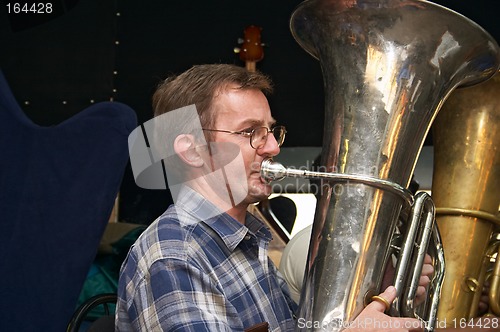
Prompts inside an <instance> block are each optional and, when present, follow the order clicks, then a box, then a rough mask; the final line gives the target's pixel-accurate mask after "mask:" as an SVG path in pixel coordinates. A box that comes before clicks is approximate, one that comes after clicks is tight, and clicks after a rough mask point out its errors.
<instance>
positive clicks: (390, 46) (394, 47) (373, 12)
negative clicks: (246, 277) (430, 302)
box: [261, 0, 500, 331]
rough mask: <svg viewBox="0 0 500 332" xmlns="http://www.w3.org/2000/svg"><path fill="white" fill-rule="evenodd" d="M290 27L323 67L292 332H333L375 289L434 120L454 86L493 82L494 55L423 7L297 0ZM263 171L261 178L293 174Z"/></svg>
mask: <svg viewBox="0 0 500 332" xmlns="http://www.w3.org/2000/svg"><path fill="white" fill-rule="evenodd" d="M290 25H291V30H292V34H293V36H294V38H295V39H296V41H297V42H298V43H299V44H300V45H301V46H302V48H303V49H304V50H306V51H307V52H308V53H309V54H311V55H312V56H313V57H315V58H317V59H318V60H319V63H320V65H321V68H322V73H323V79H324V91H325V121H324V134H323V148H322V158H321V166H322V168H323V169H324V170H325V172H322V173H324V174H330V175H326V176H319V177H323V178H324V179H323V186H322V193H321V195H320V197H319V201H318V203H317V207H316V212H315V217H314V223H313V229H312V236H311V242H310V249H309V254H308V262H307V267H306V279H305V282H304V286H303V288H302V295H301V302H300V305H299V307H300V309H299V314H298V329H299V330H307V331H323V330H328V331H340V330H342V329H344V328H345V326H346V324H348V323H350V322H352V321H353V320H354V319H355V317H356V316H357V315H358V314H359V313H360V312H361V310H362V309H363V307H364V306H365V305H366V304H367V302H368V301H370V298H371V296H373V295H376V294H378V293H379V291H380V287H381V283H382V276H383V274H384V271H385V267H386V265H387V262H388V261H389V256H390V252H391V250H390V247H391V244H392V241H393V240H392V237H393V234H395V233H396V232H395V230H396V228H397V227H396V226H397V222H398V219H399V215H400V214H401V212H402V211H403V210H404V211H407V210H408V209H407V206H408V205H410V204H411V203H412V202H413V197H412V196H411V195H408V190H406V188H407V187H408V185H409V183H410V180H411V176H412V173H413V170H414V167H415V164H416V161H417V158H418V155H419V153H420V150H421V147H422V145H423V143H424V139H425V137H426V135H427V133H428V131H429V128H430V126H431V123H432V121H433V120H434V118H435V116H436V114H437V112H438V110H439V109H440V107H441V105H442V104H443V102H444V100H445V99H446V98H447V96H448V95H449V93H450V92H451V91H452V90H453V89H454V88H456V87H457V86H459V85H460V86H464V85H473V84H476V83H479V82H482V81H483V80H485V79H487V78H489V77H491V76H492V75H493V74H494V73H495V72H496V71H497V70H498V66H499V62H500V59H499V50H498V45H497V44H496V42H495V41H494V39H493V38H492V37H491V36H490V35H489V34H488V33H487V32H485V31H484V30H483V29H482V28H481V27H479V26H478V25H477V24H475V23H474V22H472V21H470V20H469V19H467V18H466V17H464V16H462V15H460V14H458V13H456V12H453V11H451V10H449V9H446V8H444V7H442V6H439V5H436V4H433V3H430V2H427V1H421V0H407V1H404V0H364V1H356V0H306V1H304V2H302V3H301V4H300V5H299V6H298V7H297V9H296V10H295V11H294V13H293V14H292V17H291V23H290ZM267 163H268V165H267V166H266V165H264V163H263V165H262V169H261V170H262V176H263V177H264V178H267V179H268V180H272V179H274V178H279V177H280V176H288V175H290V174H291V172H290V171H289V170H287V169H284V168H282V167H279V166H276V165H275V164H272V163H271V162H267ZM269 164H271V165H269ZM272 174H278V175H279V176H273V175H272ZM332 174H335V176H332ZM339 174H340V176H338V175H339ZM292 175H294V176H304V174H302V175H300V174H292ZM312 176H318V174H313V175H312ZM424 196H425V195H424ZM420 205H422V206H424V208H426V210H425V211H424V212H416V214H422V215H424V219H427V220H430V222H431V223H432V221H433V220H434V218H433V204H432V200H429V198H428V197H427V198H426V197H423V199H422V200H420ZM409 228H411V227H409ZM427 237H436V238H437V235H436V234H434V235H432V234H430V235H429V234H428V235H427ZM411 241H412V240H411ZM422 259H423V258H418V260H422ZM402 288H403V286H398V287H397V290H398V294H401V292H402ZM436 288H439V286H438V285H436ZM400 301H401V300H400ZM411 301H412V299H408V302H409V303H410V305H409V306H408V307H409V309H411ZM434 306H435V303H434ZM396 311H398V310H396ZM403 311H405V310H403ZM410 311H411V310H410ZM428 330H432V322H431V323H430V324H429V328H428Z"/></svg>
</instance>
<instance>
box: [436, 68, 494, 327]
mask: <svg viewBox="0 0 500 332" xmlns="http://www.w3.org/2000/svg"><path fill="white" fill-rule="evenodd" d="M499 92H500V73H497V74H496V75H495V76H494V77H493V78H492V79H490V80H488V81H486V82H484V83H481V84H478V85H475V86H473V87H468V88H461V89H457V90H455V91H454V92H453V93H452V94H451V95H450V97H449V98H448V100H447V101H446V103H445V104H444V105H443V108H442V110H441V111H440V112H439V115H438V116H437V118H436V121H435V123H434V125H433V141H434V172H433V181H432V197H433V199H434V202H435V204H436V210H437V211H436V221H437V223H438V226H439V229H440V231H441V235H442V242H443V246H444V255H445V259H446V273H445V281H444V284H443V289H442V295H441V301H440V304H439V309H438V318H439V321H440V322H441V321H442V322H444V323H443V325H447V326H454V325H455V326H457V325H458V323H457V322H461V323H462V324H467V323H468V320H469V319H470V318H475V317H477V315H478V313H477V308H478V301H479V297H480V295H481V292H482V289H483V285H484V280H485V279H486V278H488V277H489V276H490V275H492V274H491V272H492V271H491V270H492V268H491V265H492V264H490V260H491V258H492V257H493V256H494V255H495V254H497V256H496V260H497V263H496V264H497V265H498V266H500V263H499V262H498V261H500V257H499V256H498V249H499V248H500V244H499V241H498V238H497V237H496V235H495V234H496V233H498V229H499V226H500V217H499V216H498V207H499V204H500V151H499V150H500V98H499V95H498V94H499ZM496 275H499V274H498V267H497V272H496V273H494V274H493V276H492V278H491V281H490V284H491V287H490V291H491V292H492V294H491V295H490V307H491V308H493V312H492V313H493V314H494V315H496V316H500V310H499V309H498V307H499V306H500V303H499V301H498V296H500V294H498V293H499V292H500V290H499V288H498V278H497V277H496Z"/></svg>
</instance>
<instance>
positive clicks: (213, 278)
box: [116, 189, 296, 332]
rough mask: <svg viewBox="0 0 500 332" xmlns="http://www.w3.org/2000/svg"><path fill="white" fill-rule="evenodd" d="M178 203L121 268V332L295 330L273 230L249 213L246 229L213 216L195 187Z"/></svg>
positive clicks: (145, 235)
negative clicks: (274, 258)
mask: <svg viewBox="0 0 500 332" xmlns="http://www.w3.org/2000/svg"><path fill="white" fill-rule="evenodd" d="M179 197H182V198H181V199H179V200H178V202H177V203H176V205H172V206H171V207H170V208H169V209H168V210H167V211H166V212H165V213H164V214H163V215H162V216H161V217H160V218H159V219H157V220H156V221H155V222H154V223H153V224H151V226H150V227H149V228H148V229H147V230H146V231H145V232H144V233H143V234H142V235H141V236H140V237H139V239H138V240H137V242H136V243H135V244H134V245H133V246H132V248H131V250H130V252H129V254H128V257H127V258H126V260H125V261H124V263H123V265H122V269H121V273H120V280H119V286H118V303H117V308H116V311H117V312H116V328H117V331H148V332H149V331H196V332H198V331H243V330H244V329H245V328H248V327H250V326H252V325H255V324H258V323H261V322H268V323H269V330H270V331H291V330H293V328H294V326H295V321H294V318H293V312H294V311H295V309H296V304H295V303H294V302H293V300H291V298H290V296H289V292H288V287H287V286H286V284H285V281H284V279H283V278H282V277H281V275H280V274H279V273H278V272H277V269H276V268H275V266H274V264H273V263H272V262H271V261H270V260H269V258H268V256H267V247H268V244H269V241H270V240H271V234H270V232H269V230H268V229H267V228H266V227H265V226H264V225H263V224H262V223H261V222H260V221H259V220H258V219H257V218H255V217H254V216H252V215H251V214H250V213H248V214H247V217H246V225H242V224H241V223H239V222H238V221H237V220H235V219H234V218H232V217H230V216H229V215H228V214H226V213H220V212H216V211H217V210H216V207H215V206H214V205H212V204H211V203H210V202H209V201H207V200H205V199H204V198H203V197H202V196H200V195H199V194H197V193H195V192H194V191H192V190H190V189H188V190H187V191H185V192H184V193H183V195H182V196H179ZM214 216H215V217H214Z"/></svg>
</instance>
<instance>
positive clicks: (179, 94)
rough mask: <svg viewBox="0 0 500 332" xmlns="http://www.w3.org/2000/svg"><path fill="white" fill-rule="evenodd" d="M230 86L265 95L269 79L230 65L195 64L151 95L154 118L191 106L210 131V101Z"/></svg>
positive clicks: (168, 79) (213, 119)
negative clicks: (253, 90) (256, 90)
mask: <svg viewBox="0 0 500 332" xmlns="http://www.w3.org/2000/svg"><path fill="white" fill-rule="evenodd" d="M233 84H234V85H236V86H238V87H239V89H258V90H260V91H262V92H263V93H264V94H266V95H269V94H270V93H271V92H272V82H271V80H270V79H269V78H268V77H267V76H266V75H264V74H262V73H260V72H250V71H248V70H246V69H245V68H243V67H240V66H236V65H229V64H211V65H197V66H193V67H191V68H190V69H188V70H187V71H185V72H184V73H182V74H180V75H178V76H175V75H174V76H171V77H169V78H167V79H166V80H165V81H163V82H162V83H161V84H160V85H158V87H157V90H156V92H155V93H154V95H153V110H154V115H155V116H158V115H161V114H163V113H166V112H168V111H171V110H175V109H178V108H181V107H184V106H188V105H193V104H194V105H196V109H197V111H198V115H199V117H200V122H201V125H202V126H203V127H204V128H205V127H207V128H211V127H212V126H213V125H214V123H215V110H214V109H213V107H212V106H213V100H214V98H215V97H216V96H217V95H218V94H219V93H220V92H221V91H223V90H224V89H225V88H227V87H228V86H229V85H233Z"/></svg>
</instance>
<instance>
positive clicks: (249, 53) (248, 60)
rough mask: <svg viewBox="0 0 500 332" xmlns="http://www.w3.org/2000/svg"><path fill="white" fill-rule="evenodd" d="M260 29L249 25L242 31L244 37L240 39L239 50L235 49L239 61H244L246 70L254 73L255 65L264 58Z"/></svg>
mask: <svg viewBox="0 0 500 332" xmlns="http://www.w3.org/2000/svg"><path fill="white" fill-rule="evenodd" d="M261 31H262V28H261V27H258V26H255V25H250V26H248V27H246V28H245V30H243V32H244V35H243V38H241V39H240V40H239V41H240V44H241V47H240V48H235V52H236V53H239V55H240V59H241V60H242V61H245V65H246V68H247V69H248V70H250V71H255V66H256V63H257V62H258V61H260V60H262V59H263V58H264V44H263V43H262V41H261Z"/></svg>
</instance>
